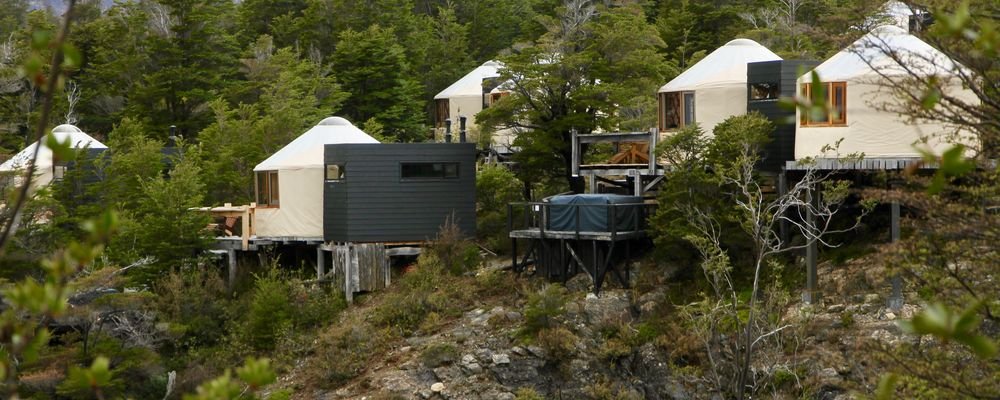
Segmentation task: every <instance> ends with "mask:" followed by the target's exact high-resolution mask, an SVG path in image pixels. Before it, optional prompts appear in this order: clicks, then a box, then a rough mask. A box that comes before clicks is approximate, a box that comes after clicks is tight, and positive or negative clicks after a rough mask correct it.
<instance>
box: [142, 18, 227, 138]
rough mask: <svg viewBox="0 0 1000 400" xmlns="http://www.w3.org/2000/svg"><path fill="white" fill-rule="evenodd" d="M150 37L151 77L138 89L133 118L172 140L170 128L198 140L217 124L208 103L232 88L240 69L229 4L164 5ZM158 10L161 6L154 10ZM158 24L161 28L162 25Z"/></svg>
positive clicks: (146, 78) (144, 78)
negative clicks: (211, 122)
mask: <svg viewBox="0 0 1000 400" xmlns="http://www.w3.org/2000/svg"><path fill="white" fill-rule="evenodd" d="M157 5H158V6H160V7H163V8H165V9H158V8H157V10H158V11H157V12H159V13H160V14H159V15H154V16H153V18H152V20H153V21H154V22H155V23H154V24H153V25H155V26H159V27H160V29H162V31H161V32H155V34H154V35H152V36H151V37H150V47H149V53H150V57H151V60H152V68H151V72H150V73H148V74H146V75H145V76H143V82H142V84H141V85H137V86H136V87H134V88H133V92H132V93H131V95H130V99H129V105H128V107H129V113H130V114H131V115H133V116H136V117H138V118H142V120H143V121H146V122H147V124H148V126H149V127H150V129H151V131H152V132H157V133H158V134H159V135H162V136H166V133H167V131H168V129H167V127H169V126H170V125H176V126H177V127H178V129H179V133H180V134H182V135H185V136H193V135H195V134H197V133H198V131H200V130H201V129H202V128H203V127H205V126H206V125H208V123H209V122H210V121H211V114H210V113H209V112H208V111H209V110H208V107H206V106H207V104H208V102H209V101H211V100H213V99H215V98H216V97H217V96H218V94H219V92H220V91H221V90H222V89H224V88H225V87H226V86H227V85H229V84H230V83H231V81H232V80H233V79H234V75H235V74H236V71H237V70H238V69H237V66H238V64H237V57H236V54H237V53H236V49H237V47H236V42H235V40H234V38H233V36H232V34H231V31H230V30H231V29H233V28H234V27H233V24H232V23H231V22H230V21H232V20H233V11H234V9H233V7H234V6H233V3H232V2H230V1H228V0H160V2H158V3H153V6H157ZM154 8H155V7H154ZM157 24H158V25H157Z"/></svg>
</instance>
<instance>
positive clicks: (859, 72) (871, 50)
mask: <svg viewBox="0 0 1000 400" xmlns="http://www.w3.org/2000/svg"><path fill="white" fill-rule="evenodd" d="M893 56H895V57H896V58H898V61H897V60H894V59H893ZM904 65H905V69H904V67H903V66H904ZM959 68H962V67H961V66H960V65H958V64H956V63H954V62H953V61H951V60H950V59H949V58H948V56H946V55H944V53H941V52H940V51H938V50H937V49H935V48H934V47H932V46H931V45H929V44H927V43H926V42H924V41H923V40H920V38H918V37H916V36H913V35H911V34H909V33H908V32H907V31H906V30H904V29H903V28H900V27H898V26H894V25H883V26H880V27H877V28H875V29H873V30H872V31H871V32H869V33H868V34H867V35H865V36H862V37H861V38H860V39H858V40H857V41H855V42H854V43H852V44H851V45H850V46H848V47H847V48H845V49H844V50H841V51H840V52H839V53H837V54H835V55H834V56H833V57H830V58H829V59H828V60H826V61H824V62H823V63H822V64H820V65H818V66H817V67H816V68H815V69H814V71H816V72H817V73H818V74H819V77H820V79H822V80H823V81H826V82H831V81H850V80H857V79H859V78H877V77H879V76H881V74H885V75H895V76H899V75H908V74H911V73H912V74H918V75H924V76H930V75H940V76H951V75H954V74H955V73H956V72H957V71H958V69H959ZM907 69H908V70H909V71H907ZM810 76H811V75H810V74H805V75H803V76H801V77H799V81H800V82H808V81H809V80H810V79H811V78H810Z"/></svg>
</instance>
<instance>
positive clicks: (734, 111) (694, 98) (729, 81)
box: [657, 39, 781, 134]
mask: <svg viewBox="0 0 1000 400" xmlns="http://www.w3.org/2000/svg"><path fill="white" fill-rule="evenodd" d="M776 60H781V57H779V56H778V55H777V54H774V53H773V52H772V51H771V50H768V49H767V47H764V46H762V45H761V44H760V43H757V42H755V41H753V40H750V39H734V40H731V41H729V43H726V44H725V45H724V46H722V47H719V48H718V49H716V50H715V51H713V52H711V53H709V54H708V55H707V56H705V58H703V59H701V61H698V62H697V63H695V64H694V65H692V66H691V67H690V68H688V69H687V70H685V71H684V72H683V73H681V74H680V75H678V76H677V77H676V78H674V79H673V80H671V81H670V82H668V83H667V84H666V85H663V87H661V88H660V90H659V95H658V96H657V98H658V100H659V113H658V114H659V118H658V119H659V128H660V130H661V131H665V130H670V129H676V128H681V127H684V126H686V125H689V124H691V123H694V122H697V123H698V124H699V125H700V126H701V128H702V129H703V130H704V131H705V132H706V133H709V134H711V133H712V129H713V128H715V125H717V124H718V123H720V122H722V121H723V120H725V119H726V118H729V117H731V116H733V115H741V114H746V112H747V63H751V62H758V61H776Z"/></svg>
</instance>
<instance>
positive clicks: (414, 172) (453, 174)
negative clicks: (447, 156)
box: [399, 162, 458, 179]
mask: <svg viewBox="0 0 1000 400" xmlns="http://www.w3.org/2000/svg"><path fill="white" fill-rule="evenodd" d="M399 165H400V171H399V176H400V178H402V179H455V178H458V163H441V162H404V163H400V164H399Z"/></svg>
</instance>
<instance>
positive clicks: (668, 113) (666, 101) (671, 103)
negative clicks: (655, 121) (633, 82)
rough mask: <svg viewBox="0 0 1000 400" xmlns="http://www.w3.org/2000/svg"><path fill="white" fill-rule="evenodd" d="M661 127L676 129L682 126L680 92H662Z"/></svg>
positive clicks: (663, 128) (662, 128)
mask: <svg viewBox="0 0 1000 400" xmlns="http://www.w3.org/2000/svg"><path fill="white" fill-rule="evenodd" d="M659 103H660V104H659V105H660V129H661V130H667V129H674V128H679V127H680V126H681V117H680V116H681V96H680V93H677V92H671V93H660V102H659Z"/></svg>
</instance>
